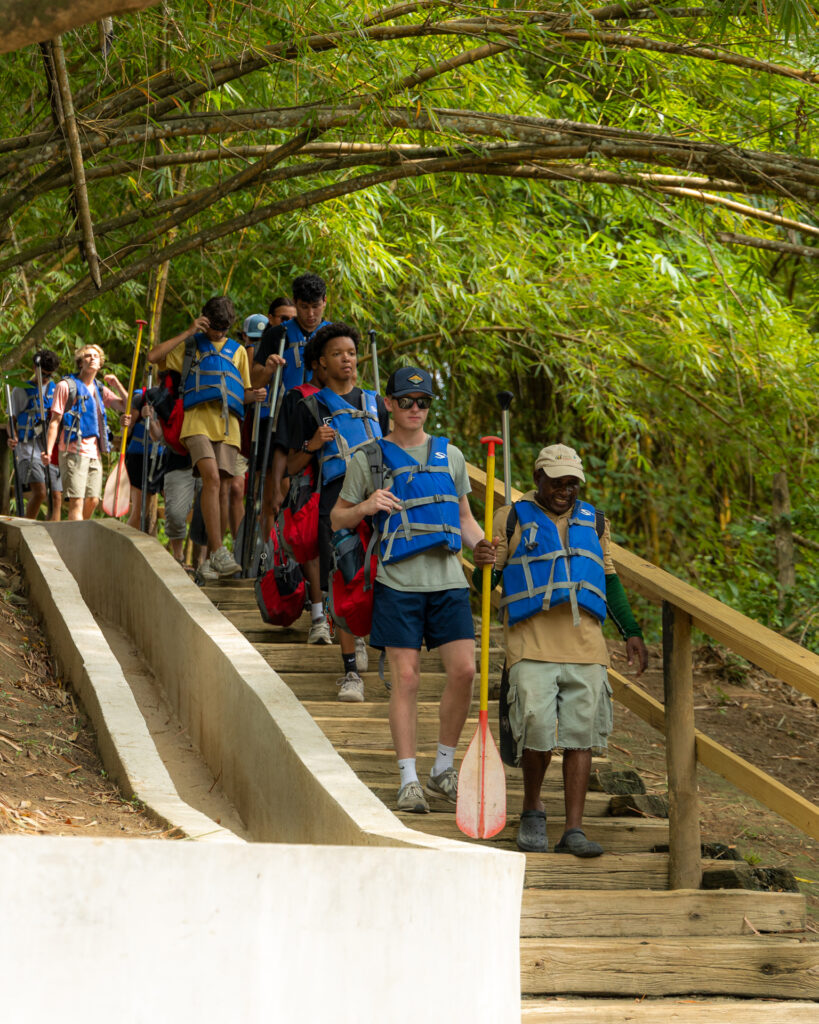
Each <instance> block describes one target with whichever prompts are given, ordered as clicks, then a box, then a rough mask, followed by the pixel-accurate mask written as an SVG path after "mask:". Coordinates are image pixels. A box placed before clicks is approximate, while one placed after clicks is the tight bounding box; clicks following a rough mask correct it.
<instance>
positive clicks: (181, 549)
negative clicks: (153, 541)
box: [168, 537, 185, 562]
mask: <svg viewBox="0 0 819 1024" xmlns="http://www.w3.org/2000/svg"><path fill="white" fill-rule="evenodd" d="M168 543H169V544H170V545H171V554H172V555H173V557H174V558H175V559H176V560H177V562H184V561H185V538H184V537H174V538H172V539H171V540H170V541H168Z"/></svg>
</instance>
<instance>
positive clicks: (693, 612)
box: [464, 463, 819, 888]
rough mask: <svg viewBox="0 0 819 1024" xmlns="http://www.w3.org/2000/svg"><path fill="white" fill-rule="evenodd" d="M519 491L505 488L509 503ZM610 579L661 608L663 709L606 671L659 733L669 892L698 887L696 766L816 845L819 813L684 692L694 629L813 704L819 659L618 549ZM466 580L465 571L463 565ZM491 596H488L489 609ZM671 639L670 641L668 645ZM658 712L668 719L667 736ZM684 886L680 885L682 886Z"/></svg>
mask: <svg viewBox="0 0 819 1024" xmlns="http://www.w3.org/2000/svg"><path fill="white" fill-rule="evenodd" d="M467 471H468V473H469V479H470V482H471V484H472V493H473V494H474V496H475V497H476V498H477V499H478V500H479V501H483V500H484V499H485V497H486V473H485V472H484V471H483V470H482V469H479V468H478V467H477V466H473V465H471V464H469V463H467ZM494 491H495V501H496V502H497V503H498V507H500V506H501V505H503V504H504V502H505V497H504V493H503V484H502V482H501V481H500V480H498V479H496V480H495V481H494ZM521 497H523V492H522V491H518V490H516V489H515V488H513V489H512V499H513V500H514V501H517V500H518V499H519V498H521ZM611 556H612V560H613V561H614V565H615V568H616V570H617V574H618V576H619V577H620V578H621V579H622V581H623V583H624V584H625V586H626V587H628V589H629V590H631V591H634V592H636V593H639V594H641V595H643V596H644V597H647V598H648V599H649V600H651V601H654V602H656V603H658V604H661V605H663V609H664V616H663V618H664V634H665V635H664V648H665V649H664V665H663V674H664V680H665V688H666V707H663V705H662V704H660V702H659V701H656V700H654V698H653V697H650V696H649V695H648V694H647V693H646V692H645V691H644V690H642V689H641V688H640V687H638V686H636V685H635V684H634V683H632V682H631V681H630V680H627V679H625V678H624V677H623V676H621V675H620V674H619V673H617V672H615V671H614V670H612V669H610V670H609V678H610V680H611V682H612V689H613V692H614V696H615V697H616V698H617V699H618V700H619V701H620V703H622V704H624V705H625V706H626V707H628V708H629V709H630V710H631V711H633V712H635V714H637V715H638V716H639V717H640V718H642V719H643V720H644V721H645V722H648V724H649V725H651V726H653V727H654V728H655V729H658V730H659V731H660V732H662V733H664V734H666V736H667V738H668V742H667V743H666V761H667V766H668V784H669V814H670V821H669V832H670V842H669V846H670V849H671V858H670V859H671V862H672V865H673V874H674V878H672V879H670V884H671V885H672V887H674V888H676V887H680V886H683V887H685V886H686V884H688V885H689V886H690V885H696V884H698V883H697V882H696V881H695V879H696V878H697V877H698V876H699V829H698V825H697V827H696V830H695V832H694V835H695V836H696V838H692V823H693V822H695V821H696V822H698V817H699V816H698V810H697V800H696V780H695V779H694V778H692V764H693V760H694V757H695V759H696V761H698V762H699V763H701V764H703V765H705V766H706V767H707V768H710V769H711V770H712V771H715V772H717V773H718V774H719V775H722V777H723V778H725V779H727V780H728V781H729V782H731V783H733V784H734V785H735V786H737V787H738V788H739V789H741V790H743V792H745V793H747V794H748V795H749V796H752V797H754V798H755V799H756V800H759V802H760V803H763V804H765V806H766V807H769V808H770V809H771V810H773V811H775V812H776V813H777V814H779V815H781V816H782V817H783V818H786V819H787V820H788V821H790V822H792V823H793V824H794V825H796V826H797V827H798V828H800V829H802V830H803V831H804V832H806V833H807V834H808V835H810V836H812V837H813V838H814V839H819V807H816V805H815V804H812V803H811V802H810V801H809V800H807V799H805V798H804V797H802V796H800V795H799V794H798V793H795V792H794V791H793V790H791V789H788V787H787V786H784V785H783V784H782V783H781V782H778V781H777V780H776V779H774V778H773V777H772V776H770V775H767V774H766V773H765V772H763V771H761V770H760V769H759V768H756V767H755V766H754V765H752V764H750V763H749V762H748V761H745V760H744V759H743V758H741V757H739V755H738V754H734V753H733V752H732V751H730V750H728V749H727V748H726V747H723V746H722V745H721V744H719V743H717V742H716V741H715V740H713V739H711V738H710V737H708V736H706V735H704V734H703V733H701V732H699V731H697V730H696V729H695V728H694V701H693V690H692V689H691V686H690V677H691V671H690V629H691V626H692V625H693V626H696V627H697V628H698V629H701V630H702V631H703V632H704V633H706V634H708V635H709V636H711V637H713V638H714V639H715V640H718V641H719V642H720V643H722V644H724V645H725V646H726V647H727V648H729V649H730V650H732V651H734V652H735V653H736V654H739V655H741V656H742V657H743V658H746V659H747V660H748V661H750V662H751V663H752V664H754V665H758V666H759V667H760V668H763V669H765V670H766V671H767V672H770V673H771V674H772V675H774V676H775V677H776V678H777V679H781V680H783V681H784V682H786V683H789V684H790V685H791V686H793V687H795V688H796V689H798V690H800V691H801V692H802V693H805V694H807V695H808V696H809V697H812V698H813V699H814V700H819V656H817V655H816V654H814V653H813V652H812V651H808V650H806V649H805V648H804V647H800V646H799V645H798V644H795V643H794V642H793V641H792V640H788V639H786V638H785V637H783V636H780V635H779V634H778V633H775V632H774V631H773V630H772V629H768V628H767V627H766V626H762V625H760V623H758V622H755V621H754V620H753V619H751V618H748V616H747V615H743V614H742V613H741V612H738V611H735V610H734V609H733V608H729V607H728V605H725V604H723V603H722V602H721V601H718V600H717V599H716V598H713V597H710V596H709V595H708V594H705V593H703V592H702V591H701V590H697V588H696V587H693V586H691V584H690V583H686V582H684V581H683V580H680V579H677V577H676V576H672V575H671V573H669V572H666V571H665V570H664V569H660V568H659V567H658V566H656V565H653V564H652V563H651V562H648V561H646V560H645V559H642V558H640V557H639V556H637V555H635V554H633V553H632V552H630V551H627V550H626V549H625V548H623V547H620V545H619V544H612V545H611ZM464 571H465V572H466V573H467V578H469V576H470V574H471V567H470V566H469V565H468V563H464ZM498 601H499V594H498V592H496V593H495V594H493V605H494V606H495V607H497V604H498ZM672 638H673V640H672ZM666 708H667V709H668V712H669V717H670V718H672V717H673V719H674V727H673V729H672V730H671V732H672V735H669V734H668V732H667V730H666ZM686 880H687V882H686Z"/></svg>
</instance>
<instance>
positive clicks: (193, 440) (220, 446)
mask: <svg viewBox="0 0 819 1024" xmlns="http://www.w3.org/2000/svg"><path fill="white" fill-rule="evenodd" d="M182 442H183V444H184V445H185V447H186V448H187V449H188V452H189V453H190V457H191V463H192V464H193V475H194V476H199V470H198V469H197V468H196V465H197V463H198V462H199V461H200V460H202V459H215V460H216V465H217V466H218V467H219V475H220V476H223V477H225V476H236V458H237V456H238V455H239V449H238V448H235V447H234V446H233V445H232V444H227V442H225V441H211V439H210V438H209V437H206V436H205V435H204V434H191V436H190V437H183V438H182Z"/></svg>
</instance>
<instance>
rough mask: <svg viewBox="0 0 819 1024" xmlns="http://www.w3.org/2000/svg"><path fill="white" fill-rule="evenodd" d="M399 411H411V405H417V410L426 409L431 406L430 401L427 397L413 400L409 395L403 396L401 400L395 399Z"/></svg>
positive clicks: (423, 396)
mask: <svg viewBox="0 0 819 1024" xmlns="http://www.w3.org/2000/svg"><path fill="white" fill-rule="evenodd" d="M395 401H396V402H397V403H398V408H399V409H411V408H412V407H413V405H417V406H418V408H419V409H428V408H429V407H430V406H431V405H432V399H431V398H430V397H429V396H428V395H422V396H421V397H420V398H413V397H412V396H411V395H403V396H402V397H401V398H396V400H395Z"/></svg>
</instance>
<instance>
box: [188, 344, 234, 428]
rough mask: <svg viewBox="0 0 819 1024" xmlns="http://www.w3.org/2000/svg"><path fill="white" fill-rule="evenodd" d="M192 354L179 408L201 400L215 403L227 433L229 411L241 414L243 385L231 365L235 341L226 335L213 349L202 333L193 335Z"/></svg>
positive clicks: (201, 401)
mask: <svg viewBox="0 0 819 1024" xmlns="http://www.w3.org/2000/svg"><path fill="white" fill-rule="evenodd" d="M195 340H196V357H195V358H194V361H193V363H192V365H191V368H190V371H189V372H188V375H187V377H186V378H185V380H184V381H183V382H182V388H183V391H182V407H183V408H184V409H185V410H187V409H192V408H193V407H194V406H196V405H201V404H202V403H203V402H219V403H220V404H221V406H222V418H223V419H224V421H225V437H229V436H230V413H233V415H234V416H237V417H238V418H239V419H242V417H243V416H244V414H245V385H244V381H243V380H242V375H241V373H239V371H238V369H237V368H236V367H235V366H234V365H233V356H234V355H235V353H236V351H237V350H238V348H239V342H238V341H234V340H233V338H227V339H225V341H224V342H223V344H222V348H221V349H220V350H219V351H217V350H216V348H215V346H214V345H213V342H212V341H211V340H210V339H209V338H208V336H207V335H206V334H197V335H195Z"/></svg>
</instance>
